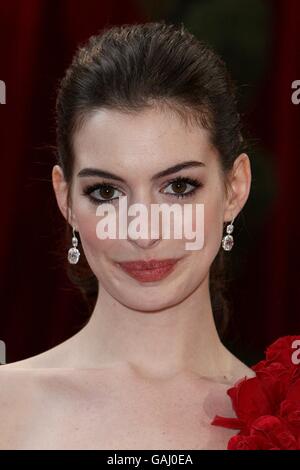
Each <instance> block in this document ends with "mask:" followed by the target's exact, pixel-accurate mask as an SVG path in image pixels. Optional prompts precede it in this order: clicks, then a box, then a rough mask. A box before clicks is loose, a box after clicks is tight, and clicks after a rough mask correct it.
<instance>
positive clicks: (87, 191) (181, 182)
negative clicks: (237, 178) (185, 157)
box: [82, 176, 203, 205]
mask: <svg viewBox="0 0 300 470" xmlns="http://www.w3.org/2000/svg"><path fill="white" fill-rule="evenodd" d="M169 186H172V187H175V188H176V189H175V191H176V190H177V189H179V191H180V190H181V189H182V186H183V189H184V190H186V188H185V186H191V187H192V188H191V189H190V190H189V191H188V192H182V193H181V192H178V193H176V192H173V193H172V192H171V193H170V192H166V193H164V194H168V195H170V196H171V197H173V198H174V197H175V198H176V199H182V198H185V197H191V196H192V195H193V194H194V193H195V192H196V191H197V189H198V188H200V187H202V186H203V184H202V183H201V182H200V181H198V180H197V179H194V178H188V177H183V176H178V177H177V178H174V179H173V180H171V181H169V182H168V183H167V184H166V185H165V187H164V189H166V188H168V187H169ZM115 191H119V192H120V193H121V191H120V190H119V189H117V188H116V187H115V186H112V185H111V184H109V183H96V184H93V185H89V186H86V187H85V188H84V189H83V192H82V195H83V196H86V197H88V198H89V200H90V201H91V202H92V203H93V204H97V205H99V204H103V203H112V202H113V201H116V200H117V199H119V197H112V194H114V192H115ZM173 191H174V189H173ZM97 192H98V195H99V193H100V197H102V198H103V199H101V198H100V199H99V198H98V197H95V195H93V193H96V194H97ZM101 193H102V194H101ZM110 195H111V197H109V196H110ZM120 195H121V196H122V193H121V194H120ZM106 196H108V197H106Z"/></svg>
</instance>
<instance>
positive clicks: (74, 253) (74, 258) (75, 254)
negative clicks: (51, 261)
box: [68, 227, 80, 264]
mask: <svg viewBox="0 0 300 470" xmlns="http://www.w3.org/2000/svg"><path fill="white" fill-rule="evenodd" d="M72 245H73V247H72V248H70V249H69V251H68V261H69V263H70V264H76V263H78V261H79V257H80V251H79V250H78V248H77V246H78V238H77V237H76V235H75V229H74V227H73V236H72Z"/></svg>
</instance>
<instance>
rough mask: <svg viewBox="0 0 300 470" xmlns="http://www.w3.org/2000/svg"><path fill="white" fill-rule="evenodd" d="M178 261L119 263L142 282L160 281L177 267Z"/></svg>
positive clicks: (153, 260)
mask: <svg viewBox="0 0 300 470" xmlns="http://www.w3.org/2000/svg"><path fill="white" fill-rule="evenodd" d="M177 261H179V260H178V259H164V260H155V259H152V260H149V261H128V262H124V263H117V264H118V265H119V266H120V267H121V268H122V269H123V270H124V271H125V272H126V273H127V274H129V275H130V276H131V277H133V278H135V279H137V280H138V281H141V282H153V281H159V280H160V279H163V278H164V277H166V276H167V275H168V274H169V273H170V272H171V271H173V268H174V267H175V265H176V263H177Z"/></svg>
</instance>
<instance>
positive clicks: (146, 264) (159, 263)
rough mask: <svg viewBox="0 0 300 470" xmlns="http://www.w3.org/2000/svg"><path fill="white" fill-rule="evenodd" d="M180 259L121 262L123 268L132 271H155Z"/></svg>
mask: <svg viewBox="0 0 300 470" xmlns="http://www.w3.org/2000/svg"><path fill="white" fill-rule="evenodd" d="M177 261H178V259H174V258H167V259H160V260H159V259H150V260H147V261H145V260H137V261H124V262H120V263H118V264H120V265H121V266H122V267H124V268H128V269H132V270H145V269H155V268H162V267H164V266H168V265H170V264H174V263H176V262H177Z"/></svg>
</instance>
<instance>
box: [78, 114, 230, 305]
mask: <svg viewBox="0 0 300 470" xmlns="http://www.w3.org/2000/svg"><path fill="white" fill-rule="evenodd" d="M74 154H75V163H74V173H73V181H72V188H71V199H72V215H73V222H74V226H75V227H76V230H78V231H79V234H80V238H81V242H82V246H83V249H84V252H85V256H86V258H87V261H88V263H89V265H90V267H91V269H92V271H93V272H94V274H95V275H96V277H97V278H98V280H99V284H100V290H101V288H104V289H106V291H107V292H108V293H109V294H110V295H111V296H112V297H114V298H115V299H116V300H117V301H118V302H120V303H122V304H123V305H125V306H127V307H129V308H131V309H137V310H143V311H155V310H161V309H163V308H167V307H171V306H173V305H176V304H177V303H180V302H181V301H182V300H184V299H185V298H186V297H188V296H189V295H190V294H191V293H192V292H193V291H194V290H195V289H197V287H199V286H200V284H201V283H202V282H203V281H204V280H205V278H206V277H207V276H208V273H209V269H210V266H211V264H212V262H213V260H214V258H215V256H216V254H217V252H218V251H219V249H220V245H221V240H222V236H223V222H224V218H225V217H226V216H227V217H228V216H229V218H230V216H231V215H232V214H231V213H229V212H228V214H227V215H226V198H225V192H224V180H223V178H224V177H223V175H222V172H221V168H220V163H219V157H218V153H217V151H216V149H215V148H214V147H213V146H212V145H211V143H210V141H209V136H208V132H207V131H206V130H204V129H202V128H200V127H199V126H195V127H189V128H188V127H186V126H185V125H184V123H183V122H182V121H181V120H180V118H179V117H178V116H176V115H175V113H174V114H171V113H170V112H164V111H161V110H158V109H155V108H151V109H148V110H145V111H142V112H140V113H138V114H125V113H119V112H117V111H111V110H101V111H98V112H97V113H96V114H94V115H93V116H91V117H90V118H89V119H88V120H87V121H86V123H85V125H84V127H82V128H81V129H80V130H79V131H78V132H77V133H76V135H75V136H74ZM188 161H193V162H201V163H202V165H197V166H196V165H195V166H187V167H185V168H183V169H181V170H179V171H177V172H172V173H170V174H168V175H165V176H160V177H158V178H154V179H153V176H154V175H156V174H157V173H160V172H162V171H163V170H166V169H168V168H170V167H173V166H175V165H178V164H182V163H184V162H188ZM86 168H93V169H98V170H102V171H105V172H109V173H112V174H114V175H116V176H118V177H119V178H121V179H122V181H119V180H117V179H110V178H107V177H105V178H104V177H100V176H97V175H94V176H79V175H78V174H79V173H80V172H82V170H83V169H86ZM179 177H180V178H187V179H188V180H193V181H194V183H190V182H188V180H184V181H182V182H181V183H180V181H179V186H176V179H177V178H179ZM174 180H175V182H174ZM195 181H196V182H197V184H198V186H197V185H195ZM177 183H178V182H177ZM101 184H102V185H105V186H102V187H101V186H100V187H97V185H101ZM88 193H89V194H88ZM182 193H184V194H187V193H190V195H189V196H187V197H183V198H180V197H177V196H176V194H177V195H178V194H182ZM121 196H127V205H128V207H129V206H130V205H132V204H134V203H140V204H143V205H145V206H146V207H147V208H148V210H149V213H150V206H151V204H162V203H164V204H168V205H171V204H175V203H177V204H179V205H180V207H183V205H184V204H192V205H193V207H194V208H195V204H197V203H198V204H203V205H204V232H203V233H204V240H203V242H204V244H203V247H202V248H201V249H197V250H186V242H187V241H191V240H187V239H186V238H185V237H184V236H183V238H181V239H175V238H174V236H172V235H171V238H169V239H163V238H162V237H161V229H162V227H161V226H160V232H159V233H160V237H159V239H157V240H156V241H155V240H151V239H148V240H145V239H144V240H142V239H139V240H133V239H131V238H130V237H128V238H127V239H120V238H118V237H117V238H116V239H106V240H103V239H99V238H98V236H97V232H96V226H97V223H98V222H99V220H100V217H99V215H97V214H96V209H97V207H98V206H99V204H100V203H99V200H100V201H104V202H108V200H109V199H115V200H114V201H113V202H111V204H113V205H114V207H115V209H116V214H118V203H117V200H116V199H118V198H119V197H121ZM91 198H93V200H92V199H91ZM193 214H194V216H195V211H194V212H193ZM194 216H193V228H194V229H195V217H194ZM133 219H134V217H130V218H129V219H128V223H129V222H130V220H133ZM149 233H150V232H149ZM184 233H185V232H184V231H183V234H184ZM169 258H176V259H178V258H179V262H178V263H177V264H176V265H175V268H174V269H173V270H172V271H171V273H170V274H168V275H167V276H166V277H164V278H163V279H161V280H158V281H152V282H142V281H140V280H137V279H135V278H133V277H132V276H130V275H129V274H128V273H126V272H125V271H124V270H123V269H121V268H120V267H119V266H118V264H117V262H125V261H136V260H149V259H156V260H161V259H169ZM79 263H80V260H79Z"/></svg>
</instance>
